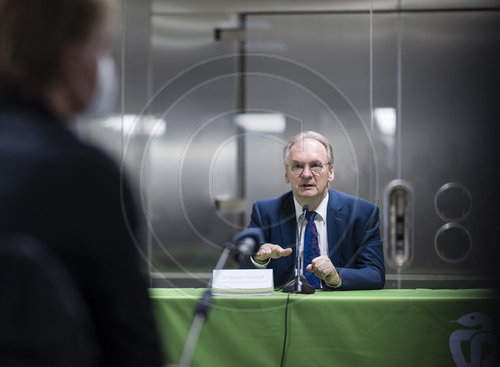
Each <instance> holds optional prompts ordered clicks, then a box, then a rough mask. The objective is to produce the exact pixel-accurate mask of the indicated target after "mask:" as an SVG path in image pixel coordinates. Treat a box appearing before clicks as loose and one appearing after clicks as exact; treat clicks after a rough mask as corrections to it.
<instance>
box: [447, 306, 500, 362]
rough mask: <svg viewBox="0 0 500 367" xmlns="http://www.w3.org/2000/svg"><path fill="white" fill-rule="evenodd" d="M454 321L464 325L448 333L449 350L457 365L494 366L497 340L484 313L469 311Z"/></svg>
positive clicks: (491, 324)
mask: <svg viewBox="0 0 500 367" xmlns="http://www.w3.org/2000/svg"><path fill="white" fill-rule="evenodd" d="M456 322H458V323H459V324H460V325H462V326H465V327H466V328H465V329H460V330H455V331H454V332H453V333H451V335H450V352H451V355H452V356H453V360H454V361H455V363H456V365H457V367H491V366H494V365H495V362H496V361H497V344H498V340H497V337H496V336H495V334H494V333H493V322H492V321H491V319H490V318H489V317H488V316H486V315H485V314H482V313H479V312H471V313H468V314H466V315H463V316H462V317H461V318H459V319H458V320H457V321H456ZM466 356H467V357H468V358H467V359H469V361H467V360H466Z"/></svg>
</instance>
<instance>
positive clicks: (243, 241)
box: [233, 228, 264, 263]
mask: <svg viewBox="0 0 500 367" xmlns="http://www.w3.org/2000/svg"><path fill="white" fill-rule="evenodd" d="M263 242H264V234H263V233H262V230H261V229H260V228H248V229H245V230H244V231H242V232H240V233H238V234H237V235H236V236H234V238H233V243H234V245H235V249H234V251H235V259H236V261H237V262H239V263H242V262H243V260H244V259H245V257H246V256H249V255H252V254H255V253H256V252H257V250H258V249H259V246H260V244H261V243H263Z"/></svg>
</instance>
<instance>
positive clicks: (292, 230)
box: [278, 195, 297, 266]
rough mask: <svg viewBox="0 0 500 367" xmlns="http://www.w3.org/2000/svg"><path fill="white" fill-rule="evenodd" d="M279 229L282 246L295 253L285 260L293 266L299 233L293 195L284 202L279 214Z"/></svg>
mask: <svg viewBox="0 0 500 367" xmlns="http://www.w3.org/2000/svg"><path fill="white" fill-rule="evenodd" d="M278 219H279V228H280V232H281V238H282V240H283V242H282V244H283V246H284V247H291V248H292V249H293V253H292V254H291V255H289V256H287V257H286V258H285V259H286V260H287V263H288V265H289V266H293V264H294V263H295V256H296V255H295V239H296V232H297V220H296V217H295V206H294V203H293V195H289V196H288V198H287V199H285V200H284V201H283V205H282V206H281V208H280V212H279V218H278Z"/></svg>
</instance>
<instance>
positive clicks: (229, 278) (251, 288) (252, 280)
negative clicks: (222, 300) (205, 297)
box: [212, 269, 274, 296]
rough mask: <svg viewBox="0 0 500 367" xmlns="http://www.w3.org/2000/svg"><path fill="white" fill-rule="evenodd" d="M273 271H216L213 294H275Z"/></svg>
mask: <svg viewBox="0 0 500 367" xmlns="http://www.w3.org/2000/svg"><path fill="white" fill-rule="evenodd" d="M273 290H274V282H273V270H272V269H225V270H214V271H213V278H212V294H214V295H219V296H224V295H231V296H234V295H242V296H256V295H266V294H271V293H273Z"/></svg>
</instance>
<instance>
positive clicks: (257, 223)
mask: <svg viewBox="0 0 500 367" xmlns="http://www.w3.org/2000/svg"><path fill="white" fill-rule="evenodd" d="M248 228H260V229H261V230H262V233H263V234H264V242H267V241H268V238H267V234H266V232H265V231H264V230H263V225H262V219H261V216H260V210H259V206H258V205H257V203H254V204H253V206H252V214H251V215H250V223H249V224H248ZM255 268H256V266H255V265H254V264H253V263H252V260H251V259H250V256H248V257H247V258H246V259H245V261H244V262H243V263H242V264H241V265H240V269H255Z"/></svg>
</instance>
